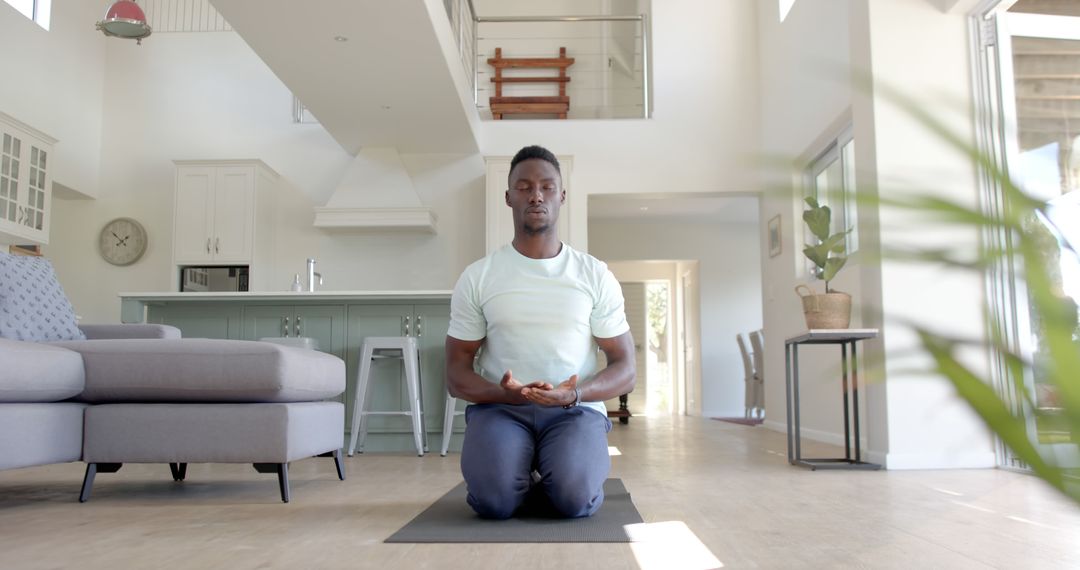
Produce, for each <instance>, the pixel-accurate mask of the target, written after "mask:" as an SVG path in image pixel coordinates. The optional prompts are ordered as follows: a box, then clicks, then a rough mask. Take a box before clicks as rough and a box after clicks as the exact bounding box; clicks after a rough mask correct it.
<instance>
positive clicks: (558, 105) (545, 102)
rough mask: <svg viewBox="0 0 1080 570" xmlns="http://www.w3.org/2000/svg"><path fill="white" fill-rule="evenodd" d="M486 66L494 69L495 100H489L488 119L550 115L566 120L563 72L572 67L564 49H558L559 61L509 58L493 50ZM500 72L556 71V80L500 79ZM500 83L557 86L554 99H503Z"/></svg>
mask: <svg viewBox="0 0 1080 570" xmlns="http://www.w3.org/2000/svg"><path fill="white" fill-rule="evenodd" d="M487 61H488V64H489V65H491V66H492V67H494V68H495V77H492V78H491V82H492V83H494V84H495V96H494V97H491V98H490V101H489V104H490V106H491V117H492V118H493V119H495V120H502V118H503V115H518V114H526V113H530V114H533V113H535V114H554V115H558V117H559V118H560V119H565V118H566V113H567V112H568V111H569V110H570V97H569V96H567V94H566V84H567V83H569V82H570V78H569V77H567V76H566V68H567V67H570V66H571V65H573V64H574V58H572V57H566V48H565V47H561V48H559V57H530V58H510V57H505V58H504V57H503V56H502V48H495V57H491V58H488V60H487ZM504 69H558V70H559V75H557V76H539V77H503V74H502V71H503V70H504ZM503 83H558V84H559V95H558V96H557V97H543V96H528V97H503V94H502V86H503Z"/></svg>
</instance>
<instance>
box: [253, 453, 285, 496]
mask: <svg viewBox="0 0 1080 570" xmlns="http://www.w3.org/2000/svg"><path fill="white" fill-rule="evenodd" d="M252 466H253V467H255V470H256V471H258V472H259V473H277V477H278V487H280V488H281V502H282V503H288V502H289V464H288V463H253V464H252Z"/></svg>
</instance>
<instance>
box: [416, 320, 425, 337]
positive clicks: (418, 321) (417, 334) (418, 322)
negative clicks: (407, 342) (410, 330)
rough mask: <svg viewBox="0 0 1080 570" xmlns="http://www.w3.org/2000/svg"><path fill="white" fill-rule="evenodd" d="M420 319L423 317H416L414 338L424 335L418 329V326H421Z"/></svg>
mask: <svg viewBox="0 0 1080 570" xmlns="http://www.w3.org/2000/svg"><path fill="white" fill-rule="evenodd" d="M422 318H423V317H421V316H420V315H416V336H417V337H419V336H420V335H422V334H424V332H423V330H421V328H420V326H421V325H422V323H421V321H420V319H422Z"/></svg>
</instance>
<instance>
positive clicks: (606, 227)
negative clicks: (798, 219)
mask: <svg viewBox="0 0 1080 570" xmlns="http://www.w3.org/2000/svg"><path fill="white" fill-rule="evenodd" d="M758 233H759V232H758V226H757V225H756V224H724V225H721V224H710V223H700V222H687V221H685V220H665V221H658V222H616V221H608V220H592V221H590V222H589V249H590V253H592V254H593V255H595V256H596V257H597V258H599V259H601V260H603V261H609V262H612V261H628V260H697V261H699V266H698V267H699V280H700V282H699V292H700V293H699V298H700V312H699V314H700V330H701V334H700V338H701V346H700V350H699V351H698V353H699V354H700V357H701V359H700V360H701V394H700V401H697V399H698V396H697V395H695V394H688V399H690V400H694V401H689V402H688V406H689V407H690V408H691V409H693V408H699V409H700V413H701V414H702V415H705V416H714V417H720V416H741V415H742V414H743V370H742V360H741V357H740V356H739V352H738V346H737V345H736V344H735V334H736V333H738V332H748V331H751V330H754V329H758V328H761V273H760V245H759V244H760V241H759V237H758ZM673 286H675V287H677V286H678V283H677V282H676V283H673Z"/></svg>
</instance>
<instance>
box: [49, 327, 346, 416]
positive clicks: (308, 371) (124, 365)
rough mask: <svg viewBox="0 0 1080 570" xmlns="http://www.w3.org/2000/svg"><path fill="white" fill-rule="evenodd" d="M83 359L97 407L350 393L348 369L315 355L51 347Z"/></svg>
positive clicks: (169, 345) (209, 343)
mask: <svg viewBox="0 0 1080 570" xmlns="http://www.w3.org/2000/svg"><path fill="white" fill-rule="evenodd" d="M53 346H62V347H65V348H69V349H71V350H73V351H76V352H78V353H80V354H81V355H82V358H83V363H84V367H85V370H86V388H85V390H83V393H82V395H81V396H80V400H82V401H85V402H90V403H97V402H172V403H180V402H247V403H255V402H310V401H315V400H322V399H327V398H333V397H335V396H337V395H338V394H341V393H342V392H344V391H345V363H344V362H343V361H342V360H341V359H340V358H338V357H336V356H332V355H329V354H324V353H322V352H317V351H314V350H302V349H298V348H292V347H286V346H279V345H275V344H270V343H265V342H252V341H243V340H218V339H126V340H84V341H71V342H59V343H53Z"/></svg>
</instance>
